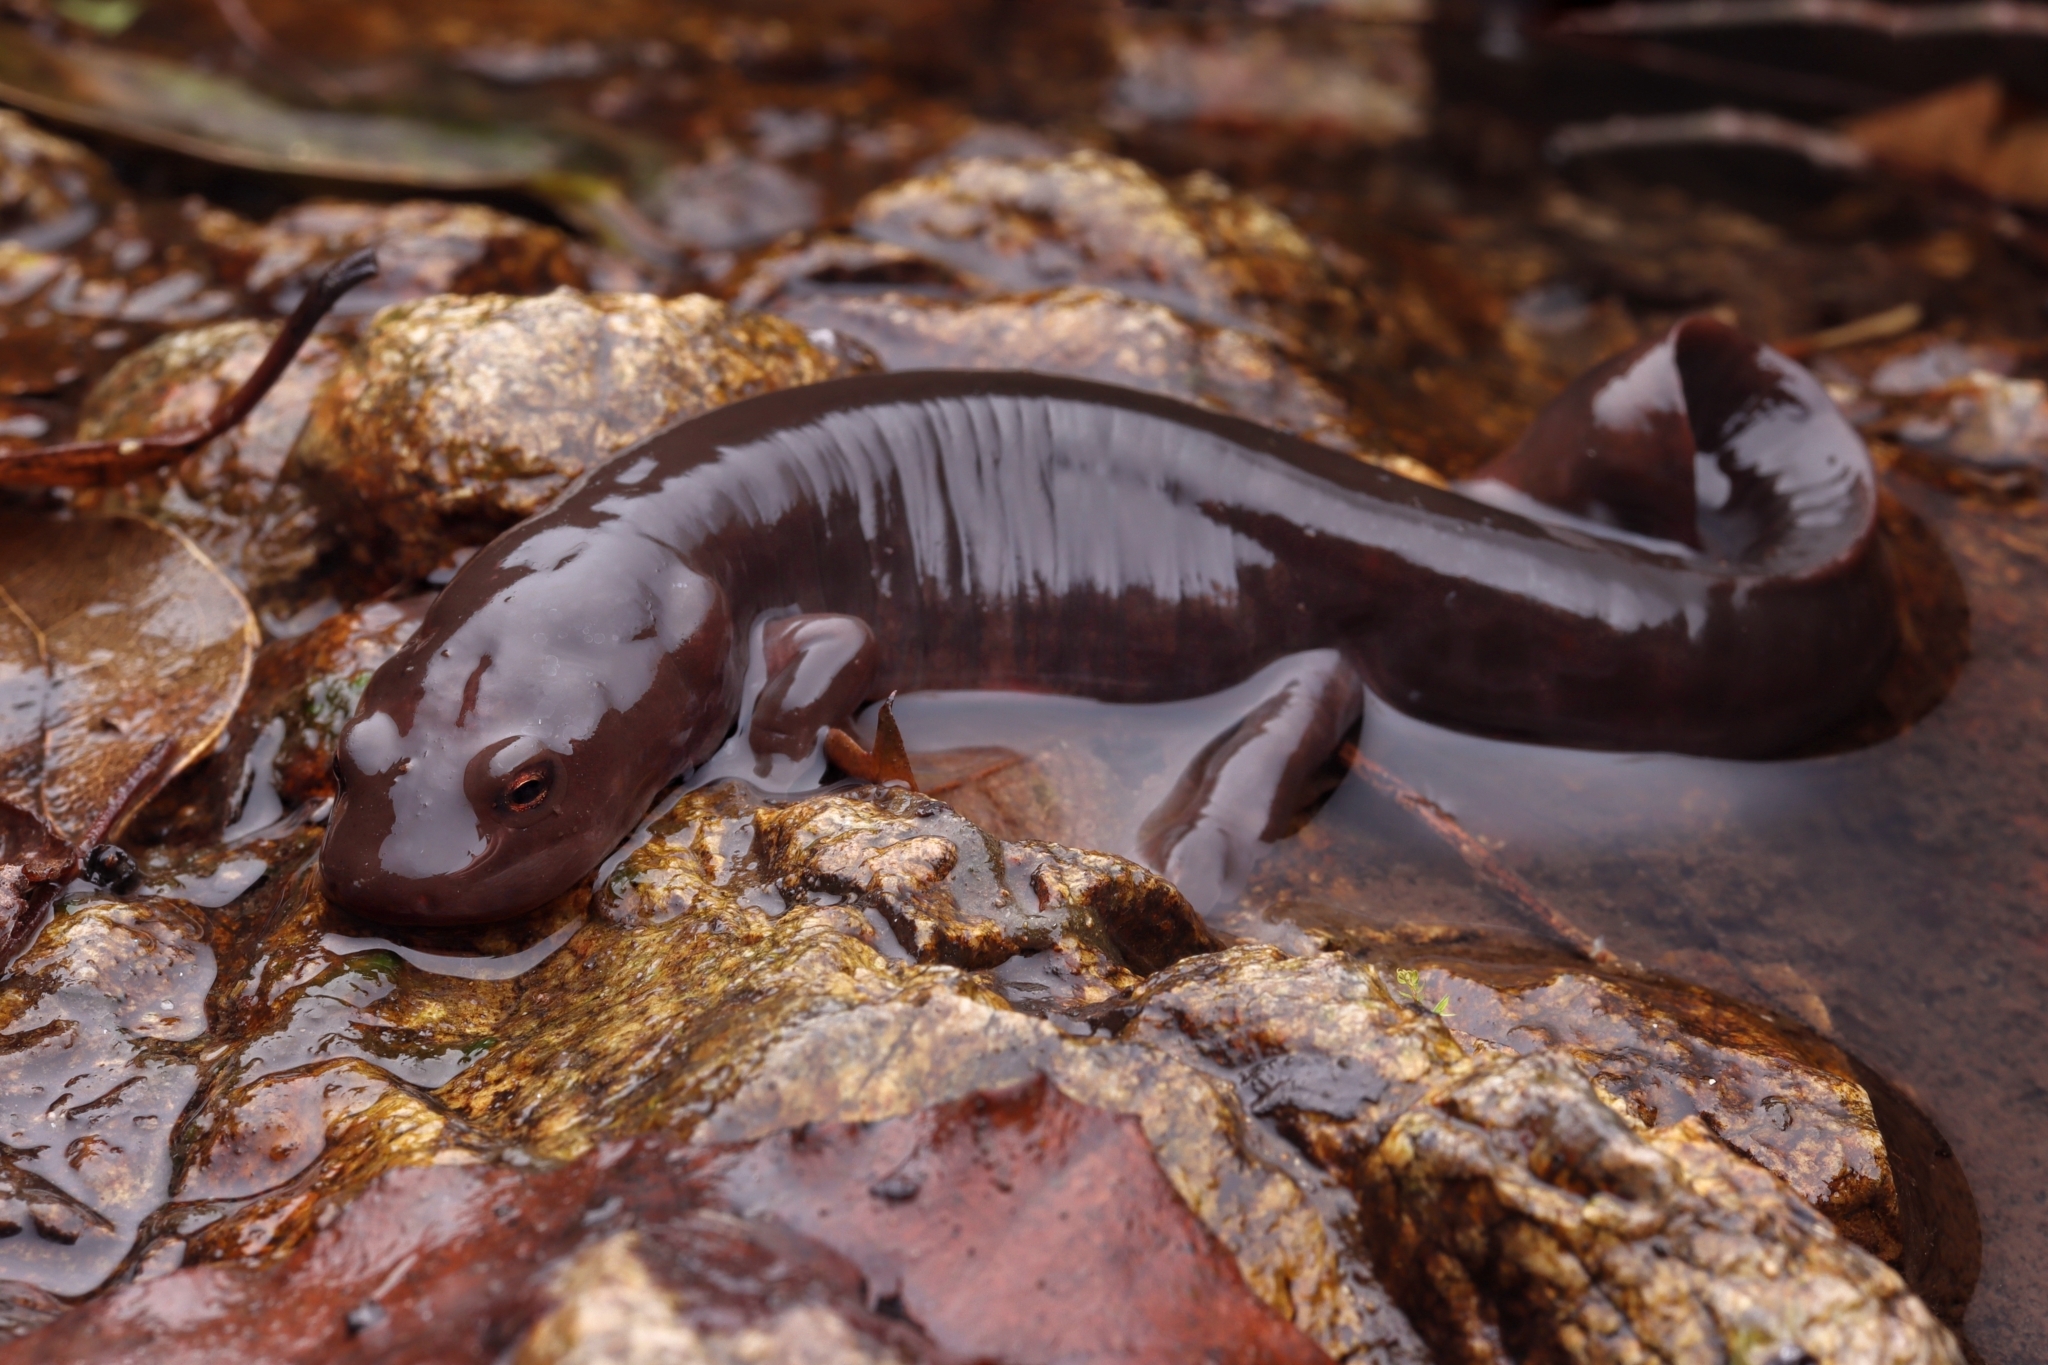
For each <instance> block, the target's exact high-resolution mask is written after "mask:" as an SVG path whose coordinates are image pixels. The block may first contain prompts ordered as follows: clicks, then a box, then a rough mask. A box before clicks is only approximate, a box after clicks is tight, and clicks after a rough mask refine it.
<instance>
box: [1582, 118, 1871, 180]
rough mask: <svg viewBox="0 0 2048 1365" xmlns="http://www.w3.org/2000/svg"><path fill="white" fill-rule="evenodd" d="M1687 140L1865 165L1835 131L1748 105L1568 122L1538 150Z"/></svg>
mask: <svg viewBox="0 0 2048 1365" xmlns="http://www.w3.org/2000/svg"><path fill="white" fill-rule="evenodd" d="M1688 144H1695V145H1709V146H1732V147H1771V148H1775V149H1776V150H1778V151H1781V152H1790V153H1792V154H1793V155H1794V156H1802V157H1805V158H1806V159H1807V160H1808V161H1811V162H1812V163H1813V164H1814V165H1816V166H1820V167H1823V168H1824V169H1827V170H1831V171H1849V172H1854V171H1862V170H1865V169H1868V167H1869V166H1870V153H1869V152H1866V151H1865V150H1863V148H1862V147H1860V146H1858V145H1857V144H1856V143H1855V142H1852V141H1850V140H1849V139H1848V138H1846V137H1844V136H1842V135H1841V134H1840V133H1833V132H1829V131H1828V130H1827V129H1825V128H1811V127H1808V126H1807V125H1806V124H1803V123H1794V122H1793V121H1792V120H1790V119H1783V118H1779V117H1778V116H1777V115H1776V114H1764V113H1758V112H1756V111H1755V110H1750V109H1727V108H1722V109H1703V110H1699V111H1697V112H1695V113H1687V114H1617V115H1616V116H1614V117H1613V118H1610V119H1601V120H1600V121H1599V122H1597V123H1568V124H1566V125H1565V126H1564V127H1562V128H1559V129H1558V130H1557V131H1556V132H1554V133H1552V134H1551V135H1550V140H1549V141H1548V142H1546V143H1545V144H1544V148H1543V150H1544V152H1545V153H1546V154H1547V155H1548V156H1549V157H1550V159H1551V160H1552V161H1569V160H1571V159H1573V158H1574V157H1581V156H1587V155H1590V154H1592V153H1595V152H1614V151H1628V150H1632V149H1636V148H1642V147H1675V146H1684V145H1688Z"/></svg>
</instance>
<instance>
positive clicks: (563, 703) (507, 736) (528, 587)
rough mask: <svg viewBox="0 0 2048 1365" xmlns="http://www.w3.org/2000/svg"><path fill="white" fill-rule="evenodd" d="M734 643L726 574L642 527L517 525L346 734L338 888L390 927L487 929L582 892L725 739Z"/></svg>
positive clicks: (335, 831)
mask: <svg viewBox="0 0 2048 1365" xmlns="http://www.w3.org/2000/svg"><path fill="white" fill-rule="evenodd" d="M634 541H637V544H636V543H632V542H634ZM730 640H731V627H730V623H729V620H728V618H727V615H726V611H725V607H724V603H723V601H722V598H721V595H720V594H719V591H718V589H717V588H716V586H715V585H714V584H712V583H711V582H710V581H709V580H708V579H705V578H704V577H702V576H701V575H699V574H696V573H694V572H692V571H690V570H689V569H687V568H685V567H684V566H682V565H681V564H680V563H678V562H677V561H676V560H675V559H674V557H673V556H672V555H670V554H668V552H667V551H665V550H663V549H662V548H661V547H659V546H656V545H654V544H652V543H651V542H648V541H646V540H645V539H644V538H638V537H633V538H630V539H629V538H624V537H621V538H616V539H615V538H612V537H609V536H606V535H604V534H603V532H602V529H600V530H598V531H595V532H593V531H591V530H587V529H581V528H575V527H567V526H559V525H558V526H556V527H554V528H550V529H543V530H540V531H538V532H537V533H531V532H528V531H527V529H526V528H524V527H522V528H516V529H515V530H514V531H512V532H510V533H508V534H507V535H506V536H504V537H501V538H500V539H499V540H498V541H497V542H496V543H494V544H493V545H491V546H489V547H488V548H486V549H485V550H484V551H483V552H482V553H480V554H478V555H477V556H476V558H475V559H474V560H472V561H471V562H470V563H469V564H468V565H465V566H464V568H463V570H462V572H461V573H459V574H457V575H456V578H455V580H454V581H453V582H452V583H450V584H449V586H448V588H447V589H446V590H445V591H444V592H443V593H442V595H441V597H440V599H439V600H437V601H436V602H435V603H434V606H433V608H432V609H431V610H430V611H429V612H428V613H427V616H426V619H425V620H424V621H423V622H422V623H421V626H420V629H419V632H418V633H417V634H416V635H414V636H413V638H412V639H411V640H409V641H407V642H406V644H405V645H404V647H403V648H401V649H400V650H399V651H398V653H396V654H394V655H393V656H392V657H391V658H390V659H389V660H387V661H386V662H385V663H384V665H383V667H381V668H379V669H378V670H377V672H376V673H375V674H374V675H373V676H372V677H371V679H370V683H369V686H368V687H367V688H366V689H365V690H364V692H363V697H362V700H361V701H360V702H359V703H358V704H357V706H356V712H355V715H354V716H353V717H352V718H351V719H350V721H349V723H348V725H347V727H346V728H345V729H344V730H343V731H342V735H341V742H340V745H339V748H338V750H337V752H336V755H335V776H336V779H337V782H338V785H339V788H340V791H339V795H338V796H337V798H336V801H335V805H334V811H333V814H332V816H331V818H330V820H329V823H328V830H327V839H326V842H325V844H323V845H322V847H321V850H320V876H321V883H322V886H323V889H324V890H325V893H326V896H327V899H328V900H329V901H331V902H333V903H334V904H336V905H338V906H340V907H342V908H343V909H346V910H349V911H352V912H354V913H356V914H359V915H362V916H364V917H365V918H368V919H373V920H380V921H383V922H385V923H393V924H476V923H483V922H486V921H490V920H500V919H508V918H511V917H513V916H515V915H520V914H524V913H525V912H527V911H529V910H533V909H535V908H537V907H539V906H540V905H542V904H544V903H546V902H547V901H549V900H551V899H553V898H554V897H556V896H558V895H560V894H562V893H563V892H565V891H568V890H570V889H571V888H573V887H575V886H576V885H577V884H578V883H579V882H581V881H582V880H584V879H585V878H587V877H588V876H589V875H590V872H591V870H592V869H593V868H594V867H596V865H597V864H598V863H599V862H600V861H602V859H603V858H604V856H605V854H607V853H608V852H610V851H611V849H612V848H613V847H614V846H615V845H616V844H617V843H618V842H619V840H620V839H621V838H623V837H624V836H625V834H626V833H627V832H628V831H630V830H631V829H632V827H633V825H634V824H635V822H637V821H638V820H639V819H640V817H641V816H642V815H643V814H644V813H645V811H646V808H647V803H648V802H649V801H650V800H651V799H652V798H653V796H654V793H655V792H656V791H658V790H659V789H660V788H661V787H662V786H663V785H664V784H665V783H667V782H668V781H669V780H670V779H671V778H673V777H674V776H675V775H676V773H677V772H678V771H679V770H681V769H682V768H684V767H686V766H687V765H688V764H690V763H691V762H694V761H697V760H699V759H701V758H702V757H703V756H704V754H705V753H706V752H708V750H709V748H710V747H713V746H715V745H716V744H717V743H718V741H719V740H720V739H722V738H723V736H724V734H725V731H726V728H727V727H728V725H729V724H730V715H731V699H730V692H731V689H730V687H729V686H728V685H727V681H726V675H727V673H728V672H729V668H730V666H729V659H730V656H731V647H730Z"/></svg>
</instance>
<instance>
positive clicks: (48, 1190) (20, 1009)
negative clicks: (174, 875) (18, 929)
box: [0, 899, 214, 1312]
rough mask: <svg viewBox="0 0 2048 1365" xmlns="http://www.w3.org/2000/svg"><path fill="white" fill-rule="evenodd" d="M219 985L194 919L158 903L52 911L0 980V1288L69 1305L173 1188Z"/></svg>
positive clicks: (68, 904)
mask: <svg viewBox="0 0 2048 1365" xmlns="http://www.w3.org/2000/svg"><path fill="white" fill-rule="evenodd" d="M213 975H214V955H213V952H212V950H211V949H210V947H209V946H208V945H207V943H206V941H205V938H204V935H203V932H202V928H201V926H200V925H199V923H198V922H197V921H196V920H195V919H193V918H192V917H191V916H189V915H188V914H186V913H185V912H183V911H182V910H180V909H179V908H178V907H176V906H174V905H171V904H167V903H162V902H159V903H155V904H148V905H142V904H133V903H125V902H119V901H109V900H98V899H72V900H68V901H63V902H60V903H59V905H58V907H57V911H56V914H55V916H54V917H53V918H52V919H51V920H50V922H49V923H48V924H47V925H45V926H44V928H43V931H42V933H41V934H40V935H39V936H38V937H37V938H36V940H35V941H34V943H32V944H31V945H30V946H29V948H28V949H27V951H26V952H24V953H23V954H22V955H21V956H20V957H19V958H17V959H16V960H15V961H14V963H13V965H12V966H11V968H10V969H9V971H8V974H7V977H6V979H5V980H4V981H0V1022H4V1029H5V1037H4V1041H0V1054H4V1057H5V1064H4V1066H0V1143H4V1144H5V1145H4V1148H0V1279H5V1280H9V1281H16V1282H19V1283H21V1284H25V1285H29V1286H32V1287H33V1288H34V1289H36V1290H41V1291H44V1292H47V1293H50V1294H58V1295H66V1296H71V1295H78V1294H83V1293H86V1292H88V1291H90V1290H92V1289H94V1288H96V1287H98V1285H99V1284H100V1283H101V1281H103V1280H105V1279H106V1277H107V1275H108V1274H109V1273H110V1272H111V1271H113V1269H114V1268H115V1267H116V1266H118V1265H119V1264H121V1261H122V1259H123V1258H124V1257H125V1256H126V1255H127V1254H128V1251H129V1248H130V1246H131V1245H132V1244H133V1242H134V1240H135V1235H136V1229H137V1227H138V1226H139V1225H140V1224H141V1222H142V1220H143V1219H144V1218H145V1217H146V1216H148V1215H149V1214H150V1213H152V1212H154V1211H155V1210H156V1208H157V1207H158V1206H159V1205H160V1204H162V1203H163V1201H164V1197H165V1195H166V1193H167V1191H168V1189H169V1186H170V1181H171V1166H172V1161H171V1143H172V1136H173V1133H174V1130H175V1128H176V1125H177V1122H178V1116H179V1114H180V1112H181V1111H182V1110H183V1109H184V1107H185V1104H186V1102H187V1101H188V1100H189V1099H190V1098H191V1096H192V1093H193V1090H194V1088H195V1086H196V1084H197V1081H198V1075H199V1067H198V1065H197V1061H196V1057H195V1056H194V1052H195V1049H194V1048H192V1047H191V1046H190V1045H191V1044H192V1043H193V1042H194V1040H196V1039H198V1038H200V1037H201V1036H202V1035H203V1034H204V1033H205V1032H206V1027H207V1017H206V993H207V989H208V987H209V986H211V985H212V982H213ZM28 1302H29V1308H28V1309H27V1310H25V1311H31V1312H33V1311H34V1309H35V1303H36V1302H39V1301H34V1300H33V1296H30V1300H29V1301H28Z"/></svg>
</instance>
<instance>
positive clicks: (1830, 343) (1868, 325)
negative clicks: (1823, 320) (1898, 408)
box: [1777, 303, 1926, 360]
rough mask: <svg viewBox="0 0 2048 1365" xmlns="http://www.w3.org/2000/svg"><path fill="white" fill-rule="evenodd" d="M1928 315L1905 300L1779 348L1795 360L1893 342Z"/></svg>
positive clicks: (1785, 343) (1915, 304)
mask: <svg viewBox="0 0 2048 1365" xmlns="http://www.w3.org/2000/svg"><path fill="white" fill-rule="evenodd" d="M1925 318H1926V312H1925V310H1923V309H1922V308H1921V307H1920V305H1919V304H1917V303H1902V304H1899V305H1898V306H1897V307H1895V308H1887V309H1885V310H1884V311H1883V312H1881V313H1872V314H1870V315H1869V316H1867V317H1860V318H1856V319H1853V320H1852V321H1849V322H1845V323H1842V324H1841V325H1840V326H1838V327H1829V328H1826V329H1824V330H1822V331H1818V332H1811V333H1808V334H1807V335H1806V336H1803V337H1793V338H1791V339H1790V340H1789V341H1781V342H1778V343H1777V349H1779V350H1780V351H1783V352H1784V353H1785V354H1786V355H1789V356H1791V357H1792V358H1793V359H1794V360H1803V359H1805V358H1806V357H1807V356H1810V355H1819V354H1820V353H1821V352H1822V351H1839V350H1841V349H1843V348H1844V347H1846V346H1861V345H1863V344H1864V343H1866V342H1871V341H1889V340H1891V339H1892V338H1893V337H1900V336H1904V335H1906V333H1908V332H1910V331H1912V330H1913V329H1914V328H1916V327H1918V326H1919V325H1920V324H1921V322H1922V321H1923V320H1924V319H1925Z"/></svg>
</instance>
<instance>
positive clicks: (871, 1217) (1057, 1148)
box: [714, 1077, 1329, 1365]
mask: <svg viewBox="0 0 2048 1365" xmlns="http://www.w3.org/2000/svg"><path fill="white" fill-rule="evenodd" d="M714 1169H716V1168H714ZM719 1176H720V1178H721V1183H722V1186H723V1189H724V1193H725V1196H726V1198H727V1199H729V1200H730V1201H731V1202H732V1205H733V1207H734V1208H735V1209H736V1210H737V1211H739V1212H740V1213H743V1214H746V1215H748V1216H751V1217H756V1218H770V1219H773V1220H775V1221H777V1222H779V1223H782V1224H783V1225H785V1226H787V1227H789V1228H791V1229H793V1230H794V1231H796V1232H798V1233H799V1234H801V1235H803V1236H805V1237H809V1238H814V1239H816V1240H817V1241H819V1242H822V1243H823V1244H824V1245H826V1246H828V1247H830V1248H832V1250H834V1251H836V1252H838V1253H839V1254H840V1255H842V1256H844V1257H846V1258H847V1259H848V1260H849V1261H852V1262H853V1263H854V1264H855V1265H857V1266H859V1267H860V1269H861V1272H862V1274H863V1275H864V1276H865V1278H866V1280H867V1284H868V1287H869V1290H870V1292H871V1293H873V1294H874V1295H876V1296H877V1298H878V1300H879V1301H881V1302H882V1303H884V1304H890V1305H893V1307H892V1308H890V1309H887V1310H885V1311H895V1312H900V1313H901V1314H902V1315H903V1316H904V1317H906V1318H908V1319H909V1320H910V1321H911V1322H914V1323H916V1324H917V1325H918V1326H920V1327H922V1328H923V1329H924V1331H925V1332H926V1333H927V1334H928V1335H929V1336H930V1337H931V1338H932V1340H933V1341H934V1342H936V1343H937V1344H938V1346H939V1347H940V1348H941V1349H942V1350H945V1351H947V1352H949V1353H952V1354H954V1355H956V1356H964V1357H968V1358H972V1359H999V1360H1003V1361H1008V1362H1012V1363H1013V1365H1028V1363H1029V1362H1036V1361H1045V1362H1052V1361H1069V1362H1080V1361H1093V1360H1125V1361H1162V1362H1164V1361H1185V1360H1207V1361H1212V1362H1218V1365H1221V1362H1225V1361H1246V1362H1249V1361H1263V1362H1267V1365H1282V1363H1283V1362H1299V1365H1314V1362H1318V1361H1320V1362H1327V1361H1328V1360H1329V1357H1328V1356H1327V1355H1325V1354H1324V1353H1323V1351H1322V1350H1321V1348H1319V1347H1318V1346H1317V1345H1316V1344H1315V1343H1314V1342H1312V1341H1310V1340H1309V1339H1308V1338H1307V1337H1306V1336H1305V1335H1303V1334H1302V1333H1301V1332H1299V1331H1298V1330H1296V1329H1295V1327H1294V1325H1293V1324H1292V1323H1289V1322H1287V1321H1286V1320H1284V1319H1283V1318H1281V1317H1279V1316H1278V1315H1276V1314H1275V1313H1274V1312H1273V1311H1272V1309H1270V1308H1269V1307H1268V1306H1267V1305H1266V1304H1264V1303H1262V1302H1261V1301H1260V1300H1259V1299H1258V1298H1257V1297H1255V1296H1254V1295H1253V1294H1252V1292H1251V1291H1250V1290H1249V1289H1248V1288H1247V1287H1246V1286H1245V1282H1244V1278H1243V1276H1242V1275H1241V1274H1240V1272H1239V1270H1238V1266H1237V1262H1236V1261H1235V1260H1233V1259H1232V1258H1231V1255H1230V1253H1229V1252H1228V1251H1227V1250H1225V1249H1224V1247H1223V1246H1222V1244H1221V1243H1219V1242H1218V1241H1217V1240H1216V1238H1215V1236H1214V1234H1212V1233H1211V1232H1210V1231H1209V1230H1208V1229H1207V1228H1206V1227H1204V1226H1203V1225H1202V1224H1201V1223H1200V1222H1199V1221H1198V1220H1197V1219H1196V1218H1195V1216H1194V1214H1193V1213H1191V1212H1189V1210H1188V1206H1187V1205H1186V1204H1185V1203H1184V1202H1182V1200H1181V1197H1180V1195H1179V1194H1178V1193H1176V1192H1175V1190H1174V1188H1173V1186H1172V1184H1170V1183H1169V1182H1168V1181H1167V1178H1166V1176H1165V1174H1164V1173H1163V1172H1162V1171H1161V1170H1160V1169H1159V1165H1158V1162H1157V1161H1156V1160H1155V1159H1154V1157H1153V1154H1152V1148H1151V1145H1150V1144H1149V1143H1148V1142H1147V1141H1146V1139H1145V1135H1144V1133H1143V1131H1142V1130H1141V1129H1140V1128H1139V1126H1138V1122H1137V1120H1136V1119H1134V1118H1129V1117H1126V1116H1122V1115H1117V1114H1112V1113H1110V1112H1108V1111H1106V1110H1102V1109H1097V1108H1094V1107H1092V1106H1089V1105H1083V1104H1077V1103H1075V1102H1074V1101H1073V1100H1070V1099H1068V1098H1067V1097H1066V1096H1065V1095H1064V1094H1062V1093H1061V1092H1060V1091H1058V1090H1056V1089H1054V1088H1053V1087H1052V1086H1051V1085H1050V1084H1048V1083H1047V1082H1046V1080H1045V1079H1044V1078H1043V1077H1039V1078H1037V1079H1035V1080H1032V1081H1029V1082H1027V1083H1025V1084H1023V1085H1021V1086H1018V1087H1015V1088H1013V1089H1010V1090H1005V1091H995V1092H988V1093H983V1094H978V1095H970V1096H967V1097H966V1098H965V1099H961V1100H955V1101H953V1102H952V1103H949V1104H939V1105H934V1106H932V1107H931V1108H929V1109H924V1110H921V1111H919V1112H918V1113H915V1114H911V1115H907V1116H905V1117H903V1118H899V1119H889V1120H884V1121H882V1122H880V1123H872V1124H811V1125H809V1126H807V1127H804V1128H802V1129H798V1130H796V1131H795V1132H792V1133H785V1134H779V1135H776V1136H773V1137H769V1138H765V1139H763V1140H762V1141H761V1142H759V1143H758V1144H756V1145H754V1146H753V1147H752V1148H750V1149H747V1150H745V1151H743V1152H740V1153H736V1154H735V1155H734V1156H733V1157H732V1158H730V1159H729V1164H725V1165H724V1169H723V1170H721V1171H719ZM863 1194H864V1195H865V1196H866V1197H865V1198H863V1197H862V1196H863ZM997 1283H1000V1285H1001V1286H1002V1290H1001V1292H999V1293H997V1292H991V1291H992V1286H993V1285H995V1284H997Z"/></svg>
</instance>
